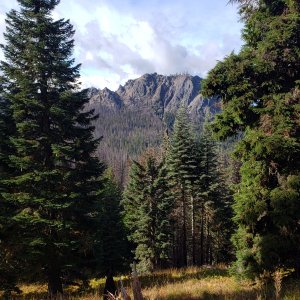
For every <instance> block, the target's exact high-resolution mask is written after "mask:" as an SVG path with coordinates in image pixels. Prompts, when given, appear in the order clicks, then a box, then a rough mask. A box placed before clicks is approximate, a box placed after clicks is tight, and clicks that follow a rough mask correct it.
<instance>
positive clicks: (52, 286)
mask: <svg viewBox="0 0 300 300" xmlns="http://www.w3.org/2000/svg"><path fill="white" fill-rule="evenodd" d="M54 264H55V263H54ZM47 277H48V294H49V296H50V299H56V298H57V297H58V296H59V295H62V294H63V288H62V282H61V277H60V270H59V268H57V267H56V266H53V265H52V266H49V267H48V272H47Z"/></svg>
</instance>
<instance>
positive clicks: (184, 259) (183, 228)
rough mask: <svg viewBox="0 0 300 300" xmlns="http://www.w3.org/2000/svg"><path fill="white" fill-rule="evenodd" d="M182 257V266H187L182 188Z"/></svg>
mask: <svg viewBox="0 0 300 300" xmlns="http://www.w3.org/2000/svg"><path fill="white" fill-rule="evenodd" d="M182 218H183V223H182V259H183V261H182V262H183V267H186V266H187V232H186V204H185V193H184V189H182Z"/></svg>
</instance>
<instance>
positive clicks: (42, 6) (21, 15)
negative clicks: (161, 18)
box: [1, 0, 103, 295]
mask: <svg viewBox="0 0 300 300" xmlns="http://www.w3.org/2000/svg"><path fill="white" fill-rule="evenodd" d="M18 3H19V5H20V11H16V10H12V11H11V12H9V13H8V14H7V18H6V25H7V27H6V33H5V35H4V37H5V40H6V44H5V45H4V46H2V50H3V52H4V56H5V61H2V62H1V71H2V72H3V92H2V95H3V98H4V99H7V100H8V101H9V103H10V104H11V111H12V115H13V120H14V122H15V124H16V134H15V135H14V136H13V138H12V139H11V142H12V144H13V146H14V148H15V151H16V152H15V154H13V155H10V156H9V159H10V162H9V164H10V165H11V166H13V168H14V172H15V174H14V176H13V177H11V178H8V179H7V180H6V189H5V191H4V192H2V191H1V197H2V198H1V201H3V202H4V205H5V206H13V207H15V210H14V212H13V216H12V220H11V221H12V224H11V225H12V226H13V227H14V228H17V230H16V231H15V232H16V233H15V234H14V235H13V236H10V237H9V241H8V240H3V241H1V242H2V243H4V244H6V245H7V244H8V243H9V244H10V245H11V246H12V247H13V249H17V248H20V247H21V248H22V257H20V260H21V259H23V258H24V262H26V264H27V268H26V267H25V268H24V271H25V270H26V269H27V270H28V274H27V276H29V273H30V275H31V276H38V278H45V279H46V280H47V281H48V289H49V293H50V294H51V295H56V294H58V293H62V292H63V291H62V281H61V278H62V276H63V275H65V276H66V275H67V274H72V273H74V272H78V268H77V265H78V264H80V265H81V266H82V258H84V256H85V255H86V253H89V251H91V249H92V245H93V235H94V233H93V232H92V231H93V225H94V216H95V214H94V213H93V212H94V209H95V207H96V201H97V194H96V191H97V190H98V189H99V188H100V182H99V180H98V177H99V176H100V175H101V172H102V169H103V167H102V165H101V164H100V163H99V161H98V160H97V159H96V158H95V157H94V156H93V153H94V151H95V150H96V148H97V145H98V140H94V138H93V129H94V128H93V127H92V126H91V125H90V122H91V121H92V120H93V118H94V117H93V112H92V111H88V112H83V111H82V109H83V107H84V105H85V104H86V103H87V101H88V99H87V97H86V95H85V93H84V92H79V90H78V89H79V85H78V83H77V82H78V79H79V65H74V60H73V59H72V58H71V55H72V50H73V39H72V36H73V34H74V31H73V28H72V25H71V24H70V23H69V21H65V20H63V19H60V20H56V21H54V20H53V19H52V16H51V14H52V11H53V9H54V8H55V6H56V5H57V4H58V3H59V0H18ZM2 199H3V200H2ZM27 278H28V277H27Z"/></svg>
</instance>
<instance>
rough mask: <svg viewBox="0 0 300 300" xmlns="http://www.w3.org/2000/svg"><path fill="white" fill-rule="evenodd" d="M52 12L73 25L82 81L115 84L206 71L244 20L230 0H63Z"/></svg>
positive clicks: (233, 46)
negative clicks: (143, 77)
mask: <svg viewBox="0 0 300 300" xmlns="http://www.w3.org/2000/svg"><path fill="white" fill-rule="evenodd" d="M12 8H15V9H18V4H17V1H16V0H1V2H0V43H5V41H4V38H3V32H5V15H6V13H7V12H8V11H9V10H10V9H12ZM53 18H55V19H56V18H65V19H70V22H71V23H72V25H73V26H74V28H75V30H76V33H75V37H74V38H75V48H74V57H75V59H76V63H81V64H82V67H81V82H82V84H83V87H91V86H94V87H96V88H101V89H103V88H104V87H108V88H109V89H111V90H116V89H117V88H118V87H119V85H120V84H124V83H125V82H126V81H127V80H128V79H134V78H138V77H140V76H141V75H143V74H145V73H154V72H156V73H158V74H163V75H171V74H180V73H189V74H191V75H199V76H201V77H205V76H206V74H207V72H208V71H209V70H210V69H211V68H213V67H214V65H215V64H216V63H217V61H218V60H222V58H224V57H225V56H226V55H228V54H230V52H232V51H235V52H238V51H239V49H240V47H241V45H242V41H241V37H240V36H241V29H242V27H243V24H242V23H241V22H240V21H239V16H238V13H237V7H236V6H235V5H232V4H228V0H61V3H60V4H59V5H58V6H57V7H56V9H55V11H54V12H53ZM0 59H1V60H3V59H4V57H3V54H2V53H1V52H0Z"/></svg>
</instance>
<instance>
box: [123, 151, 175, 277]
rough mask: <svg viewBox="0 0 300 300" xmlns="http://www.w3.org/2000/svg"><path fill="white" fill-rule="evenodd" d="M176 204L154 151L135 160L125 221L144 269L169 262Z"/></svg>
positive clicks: (125, 196)
mask: <svg viewBox="0 0 300 300" xmlns="http://www.w3.org/2000/svg"><path fill="white" fill-rule="evenodd" d="M172 205H173V198H172V195H171V194H170V192H169V185H168V178H167V169H166V167H165V165H164V163H163V162H161V161H159V160H158V159H157V157H155V153H152V154H151V152H150V153H146V154H145V156H144V157H143V156H142V158H141V161H140V162H137V161H133V164H132V166H131V170H130V174H129V182H128V185H127V187H126V189H125V192H124V199H123V207H124V222H125V225H126V227H127V228H128V231H129V239H130V240H131V241H132V243H133V244H134V245H135V247H134V248H135V249H134V254H135V258H136V259H137V261H138V268H139V270H140V271H142V272H148V271H150V272H151V271H154V270H155V269H159V268H162V267H166V266H168V264H169V259H170V246H171V231H170V222H171V220H170V214H171V211H172Z"/></svg>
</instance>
